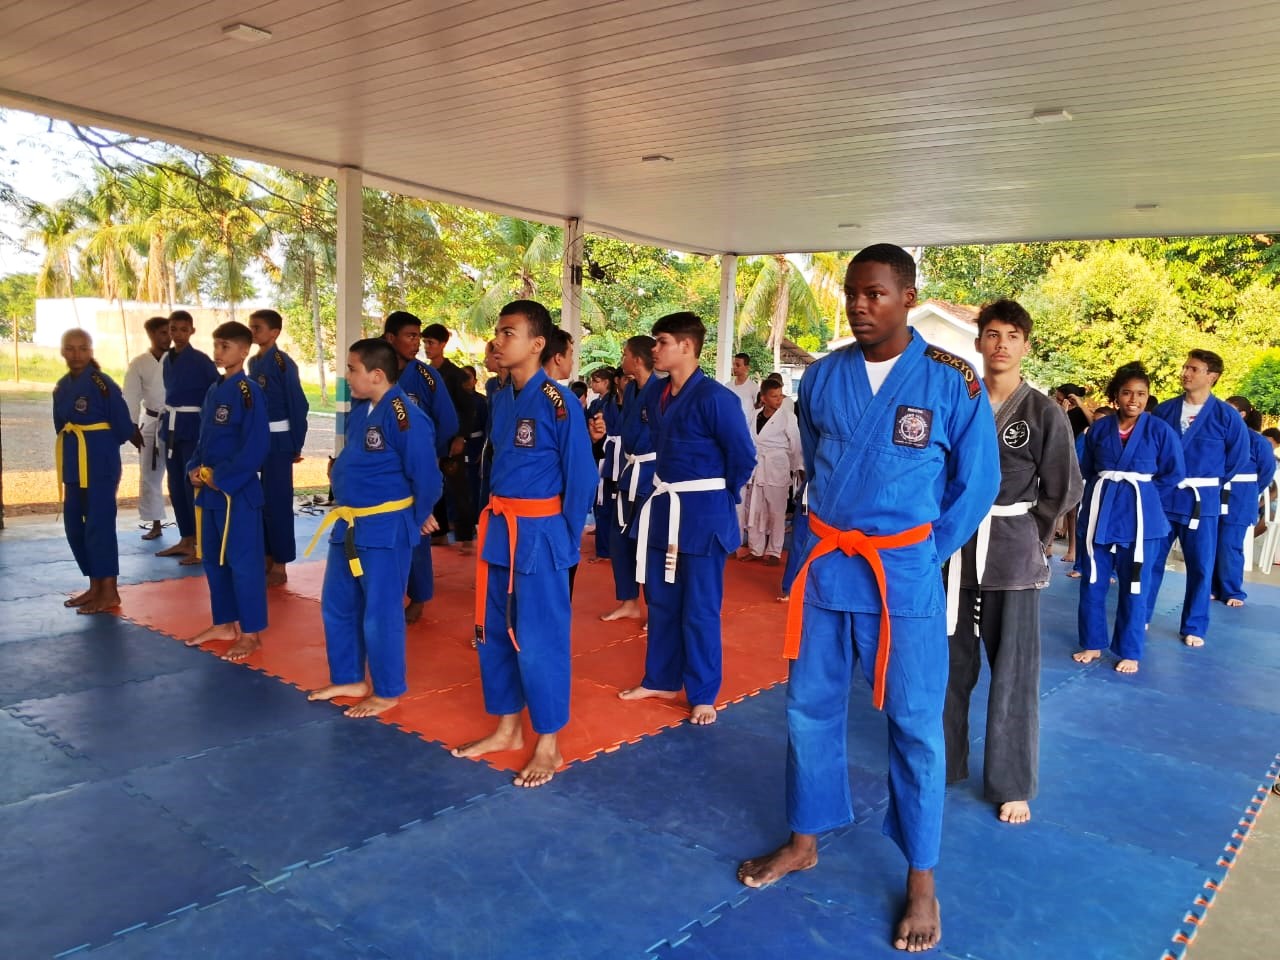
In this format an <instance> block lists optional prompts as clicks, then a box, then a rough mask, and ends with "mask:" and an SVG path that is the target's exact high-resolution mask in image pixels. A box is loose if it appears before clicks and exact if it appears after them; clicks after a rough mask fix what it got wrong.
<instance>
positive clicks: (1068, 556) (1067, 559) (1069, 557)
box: [1062, 553, 1076, 563]
mask: <svg viewBox="0 0 1280 960" xmlns="http://www.w3.org/2000/svg"><path fill="white" fill-rule="evenodd" d="M1062 562H1063V563H1075V562H1076V555H1075V554H1074V553H1064V554H1063V555H1062Z"/></svg>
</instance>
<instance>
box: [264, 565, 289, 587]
mask: <svg viewBox="0 0 1280 960" xmlns="http://www.w3.org/2000/svg"><path fill="white" fill-rule="evenodd" d="M288 582H289V570H288V566H287V565H286V564H283V563H275V562H274V561H273V562H272V564H271V566H270V567H268V568H267V586H268V587H283V586H284V585H285V584H286V583H288Z"/></svg>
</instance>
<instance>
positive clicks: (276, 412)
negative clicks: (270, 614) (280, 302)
mask: <svg viewBox="0 0 1280 960" xmlns="http://www.w3.org/2000/svg"><path fill="white" fill-rule="evenodd" d="M283 327H284V318H283V317H281V316H280V314H278V313H277V312H276V311H274V310H255V311H254V312H253V313H251V314H249V329H250V330H252V331H253V342H254V343H255V344H256V345H257V347H258V352H257V353H256V354H254V356H252V357H250V358H249V378H250V379H251V380H253V381H254V382H255V383H256V384H257V385H258V387H259V388H260V389H261V390H262V392H263V393H264V394H266V397H267V421H268V427H269V428H270V430H271V449H270V452H268V453H267V459H266V461H265V462H264V463H263V464H262V498H263V500H262V520H263V523H264V528H263V533H264V537H265V540H266V549H267V557H266V561H267V586H268V587H278V586H280V585H281V584H283V583H284V582H285V581H287V580H288V579H289V574H288V571H287V570H286V569H285V567H286V564H290V563H292V562H293V561H294V560H295V559H296V558H297V556H298V543H297V540H296V539H295V538H294V534H293V465H294V464H295V463H297V462H298V461H300V460H301V459H302V445H303V444H304V443H306V440H307V410H308V409H310V405H309V404H308V403H307V395H306V394H305V393H303V392H302V380H301V379H300V378H299V377H298V365H297V364H296V363H294V362H293V358H292V357H290V356H289V355H288V354H287V353H285V352H284V351H283V350H281V349H280V348H279V347H278V346H276V341H277V340H278V339H280V331H281V329H282V328H283Z"/></svg>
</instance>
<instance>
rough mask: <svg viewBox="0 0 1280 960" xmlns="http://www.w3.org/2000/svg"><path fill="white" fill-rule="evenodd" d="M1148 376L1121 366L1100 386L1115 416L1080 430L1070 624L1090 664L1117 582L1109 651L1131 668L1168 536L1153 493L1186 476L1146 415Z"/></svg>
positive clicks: (1097, 653)
mask: <svg viewBox="0 0 1280 960" xmlns="http://www.w3.org/2000/svg"><path fill="white" fill-rule="evenodd" d="M1150 392H1151V381H1150V379H1149V378H1148V377H1147V372H1146V370H1145V369H1144V368H1143V366H1142V364H1140V363H1129V364H1125V365H1124V366H1123V367H1121V368H1120V369H1119V370H1117V371H1116V375H1115V376H1114V377H1112V378H1111V383H1110V384H1109V385H1108V386H1107V399H1108V400H1110V401H1111V403H1112V404H1114V405H1115V408H1116V415H1115V416H1114V417H1107V418H1106V419H1104V420H1099V421H1098V422H1096V423H1094V424H1093V425H1092V426H1091V427H1089V431H1088V432H1087V433H1085V434H1083V437H1084V452H1083V454H1082V456H1081V457H1080V472H1081V474H1083V476H1084V482H1085V488H1084V497H1083V499H1082V500H1081V503H1082V506H1081V508H1080V523H1079V526H1078V527H1077V530H1078V531H1079V536H1078V538H1077V539H1078V542H1079V545H1080V548H1079V554H1080V558H1081V560H1082V566H1081V571H1080V572H1081V580H1080V606H1079V613H1078V623H1079V630H1080V646H1081V650H1080V652H1078V653H1075V654H1073V655H1072V656H1073V657H1074V658H1075V660H1076V661H1077V662H1078V663H1092V662H1093V661H1094V660H1097V659H1098V658H1099V657H1101V656H1102V651H1103V649H1105V648H1106V646H1107V590H1108V588H1109V586H1110V584H1111V578H1112V576H1113V575H1114V576H1115V577H1116V578H1117V579H1118V580H1119V581H1120V594H1119V601H1118V603H1117V605H1116V624H1115V629H1114V630H1113V631H1112V634H1111V652H1112V653H1114V654H1115V655H1116V656H1117V657H1119V658H1120V662H1119V663H1117V664H1116V670H1118V671H1119V672H1120V673H1137V672H1138V663H1139V661H1140V660H1141V659H1142V648H1143V641H1144V639H1145V636H1146V628H1147V627H1146V625H1147V593H1148V591H1149V590H1151V579H1152V576H1151V574H1152V567H1151V563H1152V559H1153V558H1154V557H1155V556H1156V555H1157V554H1158V553H1159V546H1160V543H1161V542H1162V541H1163V540H1164V538H1165V537H1167V536H1168V534H1169V521H1168V520H1167V519H1166V517H1165V513H1164V508H1163V507H1162V506H1161V498H1162V497H1163V496H1164V495H1165V493H1166V492H1167V491H1172V490H1173V489H1175V488H1176V487H1177V486H1178V484H1179V483H1181V482H1182V479H1183V477H1185V476H1186V471H1185V469H1184V467H1183V464H1182V443H1181V441H1180V440H1179V439H1178V435H1177V434H1176V433H1174V432H1173V428H1171V427H1170V426H1169V425H1168V424H1167V423H1165V422H1164V421H1163V420H1159V419H1157V418H1156V417H1153V416H1150V415H1148V414H1147V413H1146V412H1145V411H1146V409H1147V397H1148V395H1149V394H1150Z"/></svg>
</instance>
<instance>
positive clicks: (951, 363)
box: [924, 344, 982, 400]
mask: <svg viewBox="0 0 1280 960" xmlns="http://www.w3.org/2000/svg"><path fill="white" fill-rule="evenodd" d="M924 355H925V356H926V357H928V358H929V359H930V360H933V361H936V362H937V363H942V364H946V365H947V366H948V367H952V368H954V369H955V370H957V371H958V372H959V373H960V376H962V377H964V382H965V386H966V387H967V388H968V390H969V399H970V400H976V399H977V398H978V394H980V393H981V392H982V380H981V379H980V378H979V377H978V371H977V370H975V369H973V367H972V365H970V363H969V361H967V360H965V359H963V358H962V357H957V356H956V355H955V354H954V353H948V352H947V351H946V350H943V349H942V348H941V347H935V346H933V345H932V344H931V345H929V346H927V347H925V348H924Z"/></svg>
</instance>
